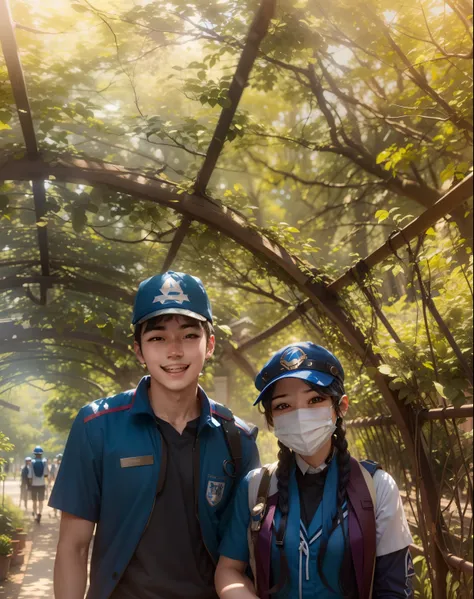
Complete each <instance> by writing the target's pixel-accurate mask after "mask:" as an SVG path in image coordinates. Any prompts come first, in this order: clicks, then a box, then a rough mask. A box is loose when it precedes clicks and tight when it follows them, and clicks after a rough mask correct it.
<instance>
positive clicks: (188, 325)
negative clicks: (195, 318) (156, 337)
mask: <svg viewBox="0 0 474 599" xmlns="http://www.w3.org/2000/svg"><path fill="white" fill-rule="evenodd" d="M179 328H180V330H182V331H183V330H185V329H199V330H201V327H200V326H199V325H198V324H194V323H192V322H189V323H186V324H182V325H181V326H180V327H179ZM151 331H166V326H164V325H162V324H154V325H151V326H150V328H147V327H145V330H144V331H143V332H144V333H150V332H151Z"/></svg>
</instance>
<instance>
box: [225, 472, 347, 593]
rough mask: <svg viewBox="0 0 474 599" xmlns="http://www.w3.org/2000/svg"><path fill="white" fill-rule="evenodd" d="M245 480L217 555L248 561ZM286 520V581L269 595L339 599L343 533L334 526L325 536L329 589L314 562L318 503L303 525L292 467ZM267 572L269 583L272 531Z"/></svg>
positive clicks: (275, 555)
mask: <svg viewBox="0 0 474 599" xmlns="http://www.w3.org/2000/svg"><path fill="white" fill-rule="evenodd" d="M249 480H250V476H247V477H246V478H245V479H244V480H243V481H242V483H241V484H240V486H239V489H238V492H237V495H236V499H235V504H234V515H233V518H232V521H231V522H230V523H229V526H228V528H227V531H226V533H225V535H224V539H223V541H222V543H221V545H220V548H219V551H220V554H221V555H223V556H225V557H228V558H231V559H235V560H238V561H242V562H246V563H248V561H249V548H248V537H247V531H248V527H249V523H250V509H249V499H248V490H249ZM288 491H289V519H288V525H287V532H286V536H285V555H286V558H287V560H288V567H289V581H288V580H287V581H286V582H287V584H286V585H285V587H284V588H283V589H282V590H281V591H280V592H277V593H275V594H274V595H273V596H274V597H275V599H306V598H308V597H320V598H321V599H342V598H343V595H342V594H341V592H339V581H338V578H339V570H340V567H341V564H342V559H343V555H344V536H343V533H342V530H341V527H340V526H338V527H337V529H336V530H335V531H334V532H333V534H332V535H331V537H330V539H329V543H328V546H327V551H326V556H325V560H324V566H323V569H324V574H325V576H326V579H327V581H328V583H329V585H330V586H331V589H333V590H330V589H328V588H327V587H326V585H325V584H324V583H323V581H322V580H321V577H320V575H319V571H318V567H317V562H318V553H319V548H320V541H321V534H322V504H320V506H319V507H318V509H317V511H316V513H315V514H314V516H313V518H312V521H311V525H310V526H309V527H308V528H306V527H305V526H304V524H303V522H302V520H301V514H300V499H299V491H298V485H297V482H296V476H295V468H293V470H292V472H291V476H290V484H289V488H288ZM343 512H344V518H345V522H344V530H345V534H346V535H347V533H348V527H347V520H346V518H347V506H346V505H345V506H343ZM280 520H281V514H280V511H279V509H278V508H277V510H276V512H275V520H274V525H275V530H278V528H279V525H280ZM271 571H272V580H273V583H277V582H278V581H279V580H280V550H279V548H278V547H277V546H276V539H275V534H273V535H272V549H271Z"/></svg>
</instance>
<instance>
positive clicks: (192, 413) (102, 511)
mask: <svg viewBox="0 0 474 599" xmlns="http://www.w3.org/2000/svg"><path fill="white" fill-rule="evenodd" d="M132 322H133V325H134V326H135V343H134V349H135V353H136V356H137V358H138V360H139V361H140V363H141V364H143V365H144V366H146V367H147V369H148V372H149V373H150V374H149V376H145V377H144V378H143V379H142V380H141V381H140V383H139V385H138V387H137V388H136V389H135V390H132V391H127V392H125V393H121V394H119V395H116V396H114V397H107V398H105V399H101V400H98V401H95V402H93V403H92V404H90V405H88V406H85V407H84V408H82V409H81V411H80V412H79V414H78V416H77V418H76V420H75V422H74V424H73V426H72V429H71V433H70V435H69V439H68V442H67V445H66V449H65V452H64V456H63V462H64V465H62V466H61V469H60V470H59V473H58V475H57V479H56V484H55V486H54V489H53V492H52V495H51V499H50V502H49V505H50V506H51V507H53V508H55V509H59V510H61V511H62V518H61V528H60V538H59V544H58V550H57V556H56V564H55V576H54V591H55V598H56V599H83V597H84V592H85V588H86V572H87V556H88V549H89V544H90V541H91V538H92V534H93V531H94V527H95V525H97V528H96V534H95V540H94V548H93V553H92V563H91V576H90V588H89V591H88V594H87V598H88V599H151V598H153V599H188V598H190V597H192V598H194V599H216V598H217V595H216V593H215V590H214V570H215V564H216V562H217V558H218V553H217V550H218V546H219V542H220V540H221V538H222V534H223V530H224V528H225V525H226V523H227V521H228V519H229V517H230V515H231V510H232V505H231V504H232V499H233V497H234V491H235V488H236V485H237V484H238V482H239V480H240V479H241V478H242V477H243V476H245V475H246V474H247V473H248V472H249V471H250V470H251V469H252V468H255V466H256V464H258V462H259V459H258V451H257V447H256V443H255V438H256V433H257V430H256V428H255V427H249V426H247V425H246V424H245V423H244V422H242V421H241V420H239V419H237V418H236V419H234V417H233V415H232V413H231V412H230V410H228V409H227V408H225V407H224V406H221V405H219V404H216V403H215V402H213V401H212V400H211V399H209V398H208V397H207V396H206V394H205V393H204V391H203V390H202V389H201V388H200V387H199V386H198V379H199V375H200V373H201V370H202V367H203V365H204V362H205V360H206V359H208V358H210V357H211V356H212V353H213V351H214V346H215V338H214V334H213V328H212V312H211V306H210V304H209V299H208V297H207V294H206V291H205V289H204V287H203V285H202V283H201V281H200V280H199V279H197V278H195V277H192V276H190V275H187V274H183V273H175V272H167V273H164V274H162V275H157V276H154V277H151V278H150V279H147V280H146V281H143V282H142V283H141V284H140V287H139V289H138V293H137V296H136V298H135V306H134V313H133V320H132Z"/></svg>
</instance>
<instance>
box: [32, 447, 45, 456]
mask: <svg viewBox="0 0 474 599" xmlns="http://www.w3.org/2000/svg"><path fill="white" fill-rule="evenodd" d="M33 453H35V454H36V453H43V448H42V447H40V446H39V445H37V446H36V447H35V448H34V449H33Z"/></svg>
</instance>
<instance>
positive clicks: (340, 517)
mask: <svg viewBox="0 0 474 599" xmlns="http://www.w3.org/2000/svg"><path fill="white" fill-rule="evenodd" d="M343 394H344V391H343V392H342V394H341V395H339V394H338V395H339V397H341V396H342V395H343ZM334 410H335V412H336V416H337V420H336V430H335V432H334V435H333V439H332V445H333V447H334V448H335V449H336V456H335V457H336V459H337V466H338V471H339V481H338V489H337V515H336V517H335V519H334V521H333V523H332V528H331V531H330V533H329V536H328V537H327V538H323V539H321V547H320V549H319V553H318V571H319V575H320V577H321V580H322V581H323V583H324V585H325V586H326V587H328V588H329V589H331V586H330V585H329V583H328V581H327V578H326V576H325V575H324V571H323V564H324V558H325V555H326V551H327V546H328V543H329V538H330V537H331V535H332V533H333V532H334V531H335V530H336V528H337V527H338V525H339V524H340V525H341V528H342V534H343V538H344V556H343V560H342V564H341V569H340V574H339V587H340V591H341V592H342V594H343V596H344V597H351V595H352V591H351V590H350V586H349V585H347V584H345V582H344V574H346V573H347V572H349V571H350V567H351V553H350V547H349V540H348V538H347V535H346V531H345V528H344V513H343V505H344V502H345V501H346V500H347V485H348V484H349V478H350V472H351V462H350V459H351V454H350V453H349V446H348V443H347V439H346V429H345V426H344V421H343V418H342V414H341V410H340V407H339V398H338V397H334ZM331 590H333V589H331Z"/></svg>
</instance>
